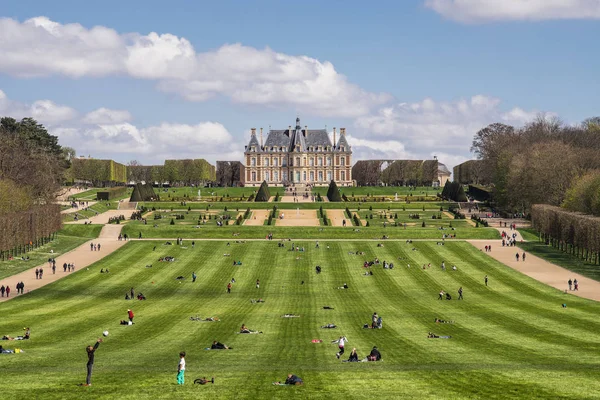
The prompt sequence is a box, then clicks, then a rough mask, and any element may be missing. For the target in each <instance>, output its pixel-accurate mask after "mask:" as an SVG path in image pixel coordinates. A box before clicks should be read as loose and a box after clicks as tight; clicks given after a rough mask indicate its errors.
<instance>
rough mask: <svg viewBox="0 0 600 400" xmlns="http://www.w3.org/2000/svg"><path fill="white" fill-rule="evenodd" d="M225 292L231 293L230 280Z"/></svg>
mask: <svg viewBox="0 0 600 400" xmlns="http://www.w3.org/2000/svg"><path fill="white" fill-rule="evenodd" d="M227 293H231V282H229V283H228V284H227Z"/></svg>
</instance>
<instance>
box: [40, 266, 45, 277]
mask: <svg viewBox="0 0 600 400" xmlns="http://www.w3.org/2000/svg"><path fill="white" fill-rule="evenodd" d="M43 274H44V268H40V279H42V275H43Z"/></svg>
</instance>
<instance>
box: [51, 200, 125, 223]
mask: <svg viewBox="0 0 600 400" xmlns="http://www.w3.org/2000/svg"><path fill="white" fill-rule="evenodd" d="M118 206H119V203H118V202H116V201H111V202H106V201H102V202H99V203H96V204H94V205H93V206H90V207H88V209H87V210H83V209H82V210H81V211H76V212H72V213H68V214H63V216H62V220H63V222H71V221H74V220H75V214H77V215H78V218H79V220H82V219H85V218H90V217H93V216H95V215H96V213H98V214H102V213H104V212H107V211H108V210H116V209H117V207H118Z"/></svg>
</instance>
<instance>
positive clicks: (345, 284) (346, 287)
mask: <svg viewBox="0 0 600 400" xmlns="http://www.w3.org/2000/svg"><path fill="white" fill-rule="evenodd" d="M338 289H348V284H347V283H344V286H340V287H338Z"/></svg>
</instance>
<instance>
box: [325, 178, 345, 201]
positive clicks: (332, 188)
mask: <svg viewBox="0 0 600 400" xmlns="http://www.w3.org/2000/svg"><path fill="white" fill-rule="evenodd" d="M327 198H328V199H329V201H331V202H340V201H342V196H341V195H340V190H339V189H338V187H337V184H336V183H335V181H334V180H331V182H330V183H329V189H327Z"/></svg>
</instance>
